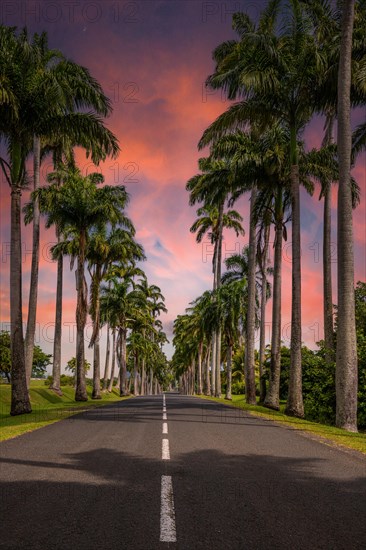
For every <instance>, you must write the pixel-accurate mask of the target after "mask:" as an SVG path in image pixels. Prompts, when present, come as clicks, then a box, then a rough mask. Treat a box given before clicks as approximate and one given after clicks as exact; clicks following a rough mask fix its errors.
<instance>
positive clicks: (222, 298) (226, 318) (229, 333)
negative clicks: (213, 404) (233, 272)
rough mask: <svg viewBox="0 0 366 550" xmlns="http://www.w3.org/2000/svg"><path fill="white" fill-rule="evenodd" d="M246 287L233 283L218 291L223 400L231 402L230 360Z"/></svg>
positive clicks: (244, 284) (237, 336)
mask: <svg viewBox="0 0 366 550" xmlns="http://www.w3.org/2000/svg"><path fill="white" fill-rule="evenodd" d="M245 286H246V281H244V280H241V281H234V282H231V283H227V284H224V285H223V286H222V287H220V289H219V290H218V308H219V315H218V317H219V320H220V321H219V322H220V323H221V325H222V330H223V334H224V338H225V340H226V353H227V359H226V373H227V384H226V395H225V399H228V400H231V399H232V395H231V383H232V358H233V351H234V345H235V343H236V342H237V341H238V339H239V332H240V328H239V327H240V318H241V317H242V316H243V315H244V312H243V292H244V287H245Z"/></svg>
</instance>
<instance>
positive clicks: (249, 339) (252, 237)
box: [244, 187, 257, 405]
mask: <svg viewBox="0 0 366 550" xmlns="http://www.w3.org/2000/svg"><path fill="white" fill-rule="evenodd" d="M256 197H257V190H256V188H255V187H253V189H252V193H251V198H250V228H249V257H248V264H249V265H248V310H247V323H246V324H247V327H246V346H245V366H244V374H245V397H246V402H247V403H249V404H250V405H255V404H256V402H257V400H256V396H255V370H254V339H255V294H256V282H255V272H256V261H255V255H256V234H255V230H256V224H255V220H254V205H255V201H256Z"/></svg>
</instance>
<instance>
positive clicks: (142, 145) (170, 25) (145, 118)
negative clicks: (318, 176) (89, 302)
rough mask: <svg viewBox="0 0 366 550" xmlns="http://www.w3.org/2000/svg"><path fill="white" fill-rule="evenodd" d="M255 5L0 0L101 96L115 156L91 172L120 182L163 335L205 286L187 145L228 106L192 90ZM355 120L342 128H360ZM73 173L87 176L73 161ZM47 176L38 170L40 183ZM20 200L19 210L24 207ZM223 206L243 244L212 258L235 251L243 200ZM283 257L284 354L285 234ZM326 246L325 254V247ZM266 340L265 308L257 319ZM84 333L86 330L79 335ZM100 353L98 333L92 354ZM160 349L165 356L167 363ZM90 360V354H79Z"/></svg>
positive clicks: (318, 215) (70, 303)
mask: <svg viewBox="0 0 366 550" xmlns="http://www.w3.org/2000/svg"><path fill="white" fill-rule="evenodd" d="M263 5H264V2H259V1H255V2H254V1H253V0H252V1H249V2H246V1H245V0H242V1H241V2H238V1H236V2H231V1H226V2H200V1H196V0H192V1H189V0H181V1H154V0H146V1H137V2H128V1H118V0H113V1H108V0H103V1H99V2H98V1H82V0H78V1H66V0H65V1H62V0H58V1H57V2H55V1H53V2H51V1H45V2H39V1H33V0H28V1H27V2H21V1H20V0H19V1H17V0H15V1H10V0H3V1H2V2H1V7H0V10H1V11H0V20H1V22H2V23H3V24H6V25H17V26H19V27H21V26H24V25H27V27H28V29H29V31H30V32H31V33H33V32H35V31H42V30H45V31H47V32H48V34H49V43H50V47H52V48H58V49H60V50H61V51H62V52H63V53H64V54H65V55H66V56H67V57H70V58H72V59H73V60H74V61H76V62H77V63H79V64H81V65H85V66H87V67H88V68H89V70H90V71H91V73H92V75H93V76H95V77H96V78H97V79H98V80H99V81H100V82H101V84H102V86H103V88H104V90H105V92H106V93H107V94H108V95H109V96H110V97H111V99H112V102H113V108H114V112H113V114H112V116H111V117H110V118H109V119H108V121H107V124H108V126H109V128H110V129H111V130H112V131H113V132H115V134H116V135H117V136H118V138H119V141H120V145H121V149H122V152H121V154H120V156H119V158H118V159H117V161H112V160H109V161H107V162H106V163H104V165H103V166H101V170H102V172H103V174H104V176H105V180H106V183H108V184H113V183H119V184H125V185H126V187H127V190H128V192H129V193H130V196H131V200H130V205H129V207H128V215H129V216H130V217H131V219H132V221H133V222H134V224H135V227H136V230H137V240H138V241H139V242H140V243H141V244H143V246H144V248H145V252H146V255H147V261H146V262H144V264H143V266H142V267H143V269H144V270H145V271H146V273H147V275H148V279H149V282H150V284H153V283H154V284H157V285H158V286H160V287H161V289H162V292H163V294H164V295H165V298H166V305H167V307H168V310H169V311H168V314H167V315H163V316H162V320H163V322H164V327H165V330H166V332H167V334H168V337H171V330H172V323H173V321H174V319H175V317H176V316H177V314H179V313H183V312H184V309H185V307H187V305H188V304H189V302H190V301H192V300H193V299H195V298H196V297H197V296H199V295H200V294H201V293H202V292H203V291H204V290H206V289H208V288H211V287H212V273H211V261H212V256H211V255H210V247H209V246H208V243H207V242H206V243H203V244H201V245H198V244H196V242H195V236H194V235H192V234H190V233H189V227H190V225H191V224H192V223H193V221H194V219H195V209H194V208H190V207H189V206H188V194H187V192H186V191H185V183H186V181H187V180H188V179H189V178H190V177H191V176H192V175H194V174H195V173H197V160H198V158H199V157H200V156H201V155H202V153H201V154H200V153H199V152H198V151H197V142H198V140H199V139H200V137H201V135H202V132H203V131H204V129H205V128H206V127H207V126H208V125H209V124H210V123H211V122H212V121H213V120H214V119H215V118H216V117H217V116H218V115H219V114H220V113H221V112H223V111H224V110H225V109H226V108H227V107H228V106H229V102H228V101H226V100H225V97H222V96H221V93H220V92H215V93H212V92H206V90H205V89H204V82H205V79H206V78H207V76H208V75H209V74H210V73H211V72H212V71H213V67H214V66H213V62H212V59H211V53H212V50H213V49H214V48H215V47H216V46H217V45H218V44H219V43H221V42H222V41H224V40H227V39H230V38H234V33H233V31H232V30H231V14H232V13H233V12H234V11H238V10H239V9H241V10H242V11H247V12H248V13H249V14H250V15H251V16H252V17H256V16H257V15H258V13H259V11H260V8H261V6H263ZM365 116H366V114H365V110H362V111H361V110H359V111H358V112H357V113H355V114H354V117H353V122H354V123H355V124H356V123H359V122H361V121H364V120H365ZM322 134H323V121H322V120H321V119H317V120H316V121H315V122H313V123H312V124H311V126H309V127H308V128H307V129H306V132H305V138H306V143H307V146H308V147H317V146H319V145H320V143H321V140H322ZM78 161H79V163H80V166H81V167H82V169H83V170H84V171H85V172H86V171H88V170H89V171H90V170H93V168H92V167H91V165H90V163H87V161H86V160H85V158H84V157H83V155H82V154H81V152H79V153H78ZM49 170H50V165H48V166H47V162H46V163H45V165H44V166H43V169H42V174H43V179H42V182H44V181H45V180H44V175H45V173H47V171H49ZM365 172H366V170H365V155H363V156H362V157H360V158H359V159H358V162H357V165H356V168H355V170H354V176H355V177H356V179H357V181H358V183H359V185H360V187H361V189H362V198H361V205H360V206H359V207H358V208H357V211H356V212H355V215H354V230H355V247H356V253H355V263H356V266H355V267H356V277H355V278H356V280H365V279H366V267H365V245H366V235H365V231H366V230H365V218H366V208H365V191H366V176H365ZM28 196H29V194H28V193H24V196H23V199H24V202H26V201H27V200H28ZM1 197H2V201H1V244H2V261H1V321H2V328H3V329H6V328H8V326H9V268H10V263H9V234H10V209H9V204H10V197H9V189H8V187H7V184H6V183H5V182H4V181H3V180H2V181H1ZM318 197H319V190H318V189H317V190H316V191H315V193H314V196H313V197H309V196H307V195H306V194H305V193H303V192H302V196H301V199H302V211H301V215H302V252H303V254H302V260H303V262H302V268H303V283H302V284H303V287H302V296H303V341H304V343H305V344H307V345H309V346H311V347H314V346H315V341H317V340H319V339H320V338H322V336H323V321H322V264H321V248H322V226H323V225H322V203H321V202H319V200H318ZM336 202H337V196H336V192H335V191H334V193H333V240H334V243H335V242H336V223H335V222H336ZM235 208H236V209H237V210H239V212H240V213H241V214H242V216H243V218H244V226H245V228H246V236H245V237H244V238H240V239H236V238H235V235H232V234H230V233H227V234H225V240H224V255H225V254H226V255H230V254H231V253H232V252H234V251H236V252H238V251H239V250H241V249H242V247H243V246H244V245H245V244H246V243H247V240H248V239H247V237H248V231H247V228H248V215H249V204H248V197H247V196H245V197H242V198H241V199H240V201H238V202H237V204H236V206H235ZM289 235H290V236H289V242H288V243H286V245H285V247H284V265H283V270H284V272H283V320H282V322H283V340H284V342H285V344H287V345H288V344H289V335H290V327H289V321H290V303H291V244H290V241H291V232H290V233H289ZM23 240H24V262H23V288H24V294H23V306H24V320H26V310H27V300H28V286H29V276H30V265H31V261H30V260H31V254H30V251H31V247H32V243H31V232H30V229H29V228H26V229H24V231H23ZM41 241H42V247H41V249H42V260H41V267H40V284H39V302H38V304H39V305H38V315H37V318H38V330H37V334H36V339H37V343H38V342H39V343H40V345H41V346H42V347H43V348H44V349H45V350H47V351H48V352H49V353H52V339H53V323H54V310H55V289H56V265H55V263H54V262H53V261H52V260H51V259H50V254H49V248H50V246H52V244H53V243H54V242H55V236H54V232H53V230H48V231H46V230H45V229H44V228H43V229H42V234H41ZM334 246H335V245H334ZM333 268H334V284H333V287H334V288H333V292H334V301H336V292H335V291H336V248H334V264H333ZM63 311H64V314H63V322H64V330H63V350H62V360H63V363H62V364H63V366H65V365H66V362H67V361H68V360H69V359H70V358H71V357H72V356H73V355H75V277H74V274H73V273H70V270H69V267H68V262H67V261H65V288H64V310H63ZM267 321H268V336H267V339H269V335H270V321H271V304H270V302H269V304H268V309H267ZM89 334H90V331H89ZM103 350H104V335H103V345H102V351H103ZM171 350H172V347H171V345H170V346H167V347H166V352H167V354H168V356H170V355H171ZM87 358H88V359H89V360H91V358H92V352H91V350H87Z"/></svg>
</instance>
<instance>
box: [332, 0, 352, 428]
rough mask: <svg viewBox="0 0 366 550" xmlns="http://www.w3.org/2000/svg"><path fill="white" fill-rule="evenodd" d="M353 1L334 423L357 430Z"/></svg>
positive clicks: (347, 40) (347, 35) (347, 48)
mask: <svg viewBox="0 0 366 550" xmlns="http://www.w3.org/2000/svg"><path fill="white" fill-rule="evenodd" d="M353 22H354V0H344V2H343V13H342V38H341V49H340V61H339V72H338V156H339V191H338V225H337V237H338V239H337V243H338V249H337V253H338V329H337V361H336V401H337V405H336V424H337V426H338V427H339V428H343V429H345V430H348V431H350V432H357V343H356V322H355V295H354V257H353V224H352V193H351V147H352V134H351V121H350V110H351V109H350V90H351V53H352V34H353Z"/></svg>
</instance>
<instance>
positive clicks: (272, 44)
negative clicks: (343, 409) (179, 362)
mask: <svg viewBox="0 0 366 550" xmlns="http://www.w3.org/2000/svg"><path fill="white" fill-rule="evenodd" d="M283 5H284V2H281V1H279V0H278V1H276V0H273V1H271V2H269V3H268V6H267V8H266V9H265V10H264V11H263V13H262V15H261V17H260V21H259V23H258V25H257V26H256V25H254V24H253V22H252V21H250V19H249V18H248V17H247V16H246V15H245V14H235V15H234V17H233V22H234V28H236V30H237V31H238V33H239V36H240V40H239V41H231V42H230V43H226V44H224V45H222V46H219V48H217V50H216V59H217V68H216V72H215V74H214V75H212V76H211V77H210V78H209V80H208V83H209V85H210V86H212V87H213V88H219V87H221V88H224V89H225V90H226V91H227V92H228V96H229V98H230V99H234V98H236V97H240V96H243V95H246V99H245V100H244V101H240V102H239V103H237V104H235V105H233V106H232V107H231V108H229V110H228V111H227V112H226V113H224V114H223V115H222V116H221V117H219V118H218V120H217V121H216V122H215V123H214V124H213V125H211V127H209V128H208V130H207V131H206V132H205V134H204V136H203V138H202V140H201V143H200V144H201V146H204V145H207V144H208V143H210V142H212V141H213V140H215V139H217V138H218V137H220V136H221V135H222V134H223V133H224V132H227V131H228V130H231V129H232V128H233V127H237V126H238V125H239V126H243V125H246V124H248V122H252V123H253V122H256V123H258V121H259V122H260V123H261V124H265V125H268V123H270V121H271V120H272V119H273V116H276V117H278V119H280V120H281V121H282V122H283V124H284V125H285V126H286V127H287V128H288V131H289V134H290V150H289V158H290V165H291V182H292V183H291V198H292V309H291V311H292V319H291V369H290V382H289V397H288V403H287V408H286V410H287V413H288V414H292V415H295V416H299V417H302V416H303V414H304V409H303V401H302V376H301V372H302V370H301V257H300V195H299V184H300V177H299V166H298V138H299V136H300V134H301V132H302V130H303V129H304V127H305V126H306V124H307V123H308V122H309V120H310V118H311V116H312V113H313V112H314V110H315V107H314V101H312V97H313V95H314V90H316V84H317V75H318V74H319V68H320V67H321V65H322V62H323V59H322V56H321V53H320V52H319V51H318V49H317V47H316V42H315V40H314V38H313V37H312V36H311V34H310V32H309V27H310V25H309V22H308V19H307V17H306V16H305V14H304V9H303V8H302V5H301V4H300V1H299V0H290V1H289V2H287V3H286V10H287V17H286V20H285V22H284V25H282V26H281V31H280V33H278V32H277V29H276V26H277V23H278V19H279V16H280V10H281V7H282V6H283Z"/></svg>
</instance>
